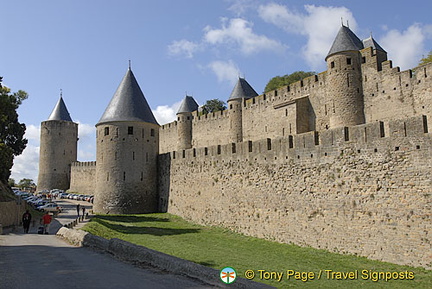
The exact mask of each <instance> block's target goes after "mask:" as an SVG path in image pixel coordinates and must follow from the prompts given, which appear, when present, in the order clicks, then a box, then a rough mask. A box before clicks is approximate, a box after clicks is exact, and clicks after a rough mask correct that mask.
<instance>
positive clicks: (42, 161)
mask: <svg viewBox="0 0 432 289" xmlns="http://www.w3.org/2000/svg"><path fill="white" fill-rule="evenodd" d="M77 144H78V124H76V123H74V122H73V121H72V119H71V117H70V115H69V112H68V110H67V108H66V105H65V103H64V101H63V98H62V96H60V99H59V100H58V102H57V104H56V106H55V107H54V109H53V111H52V112H51V115H50V116H49V117H48V120H46V121H43V122H42V123H41V134H40V151H39V177H38V190H39V191H42V190H52V189H61V190H67V189H69V186H70V166H71V163H72V162H75V161H76V160H77Z"/></svg>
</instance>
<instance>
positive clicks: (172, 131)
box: [159, 121, 178, 153]
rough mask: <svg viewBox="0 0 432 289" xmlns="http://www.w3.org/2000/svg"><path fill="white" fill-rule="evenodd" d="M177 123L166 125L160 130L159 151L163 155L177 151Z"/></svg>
mask: <svg viewBox="0 0 432 289" xmlns="http://www.w3.org/2000/svg"><path fill="white" fill-rule="evenodd" d="M177 125H178V124H177V121H173V122H170V123H167V124H164V125H162V126H161V127H160V129H159V151H160V152H162V153H166V152H172V151H175V150H177V142H178V132H177V129H178V127H177Z"/></svg>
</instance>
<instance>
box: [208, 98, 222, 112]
mask: <svg viewBox="0 0 432 289" xmlns="http://www.w3.org/2000/svg"><path fill="white" fill-rule="evenodd" d="M224 109H226V106H225V102H223V101H222V100H220V99H216V98H215V99H210V100H207V101H206V103H205V104H204V105H203V106H202V111H203V113H210V112H215V111H220V110H224Z"/></svg>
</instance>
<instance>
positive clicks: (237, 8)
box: [226, 0, 256, 16]
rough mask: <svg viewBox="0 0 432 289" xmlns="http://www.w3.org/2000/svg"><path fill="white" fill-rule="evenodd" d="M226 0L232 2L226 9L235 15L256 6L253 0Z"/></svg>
mask: <svg viewBox="0 0 432 289" xmlns="http://www.w3.org/2000/svg"><path fill="white" fill-rule="evenodd" d="M226 2H229V3H232V4H231V6H230V7H228V10H229V11H231V12H232V13H234V14H235V15H237V16H240V15H243V14H245V12H246V10H248V9H249V8H254V7H255V6H256V4H255V2H256V1H255V0H226Z"/></svg>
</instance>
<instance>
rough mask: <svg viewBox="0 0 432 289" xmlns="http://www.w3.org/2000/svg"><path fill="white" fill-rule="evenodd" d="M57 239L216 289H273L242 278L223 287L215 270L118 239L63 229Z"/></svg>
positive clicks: (58, 233)
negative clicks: (102, 251)
mask: <svg viewBox="0 0 432 289" xmlns="http://www.w3.org/2000/svg"><path fill="white" fill-rule="evenodd" d="M57 236H59V237H61V238H63V239H65V240H66V241H68V242H69V243H71V244H73V245H77V246H84V247H91V248H96V249H99V250H104V251H106V252H109V253H111V254H113V255H114V256H115V257H116V258H118V259H121V260H123V261H126V262H131V263H134V264H143V265H150V266H152V267H156V268H158V269H161V270H164V271H167V272H170V273H174V274H177V275H184V276H188V277H192V278H195V279H198V280H201V281H202V282H204V283H207V284H210V285H213V286H217V287H220V288H252V289H253V288H274V287H271V286H268V285H265V284H262V283H257V282H253V281H249V280H246V279H243V278H237V279H236V281H235V282H234V283H231V284H229V285H225V284H224V283H222V281H221V280H220V279H219V271H218V270H216V269H213V268H210V267H206V266H203V265H200V264H196V263H193V262H191V261H187V260H183V259H180V258H177V257H174V256H171V255H167V254H164V253H161V252H158V251H155V250H152V249H149V248H146V247H143V246H139V245H135V244H132V243H129V242H126V241H123V240H120V239H111V240H107V239H104V238H101V237H99V236H95V235H92V234H90V233H87V232H84V231H81V230H74V229H68V228H66V227H62V228H60V230H59V231H58V232H57Z"/></svg>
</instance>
